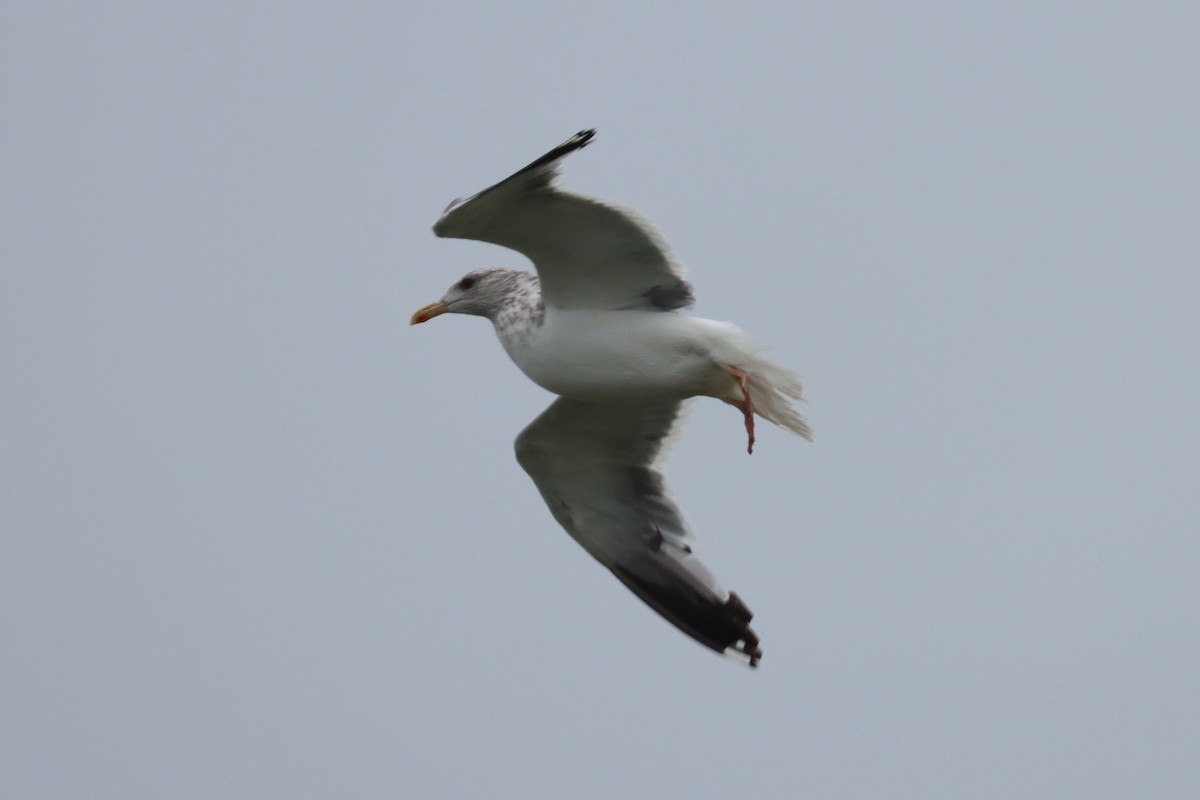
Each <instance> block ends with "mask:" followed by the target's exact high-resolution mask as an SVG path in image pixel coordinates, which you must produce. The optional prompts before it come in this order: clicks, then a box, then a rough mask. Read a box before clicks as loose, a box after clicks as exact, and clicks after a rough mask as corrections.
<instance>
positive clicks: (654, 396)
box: [412, 130, 812, 667]
mask: <svg viewBox="0 0 1200 800" xmlns="http://www.w3.org/2000/svg"><path fill="white" fill-rule="evenodd" d="M595 133H596V132H595V131H594V130H586V131H580V132H579V133H577V134H575V135H574V136H572V137H571V138H570V139H568V140H567V141H566V142H564V143H562V144H561V145H559V146H558V147H556V148H554V149H553V150H551V151H550V152H549V153H546V154H545V155H544V156H542V157H541V158H539V159H537V160H536V161H534V162H533V163H532V164H530V165H529V166H527V167H525V168H524V169H521V170H519V171H518V172H516V173H515V174H514V175H512V176H511V177H509V178H506V179H504V180H503V181H501V182H500V183H497V184H496V185H495V186H491V187H489V188H487V189H484V190H483V191H482V192H479V193H478V194H476V195H474V196H472V197H468V198H466V199H465V200H456V201H454V202H453V203H451V204H450V207H449V208H447V209H446V211H445V213H444V214H442V217H441V218H440V219H439V220H438V221H437V223H436V224H434V226H433V230H434V233H436V234H437V235H438V236H442V237H449V238H453V239H474V240H477V241H481V242H491V243H493V244H498V245H501V246H502V247H507V248H510V249H512V250H516V251H517V252H519V253H522V254H524V255H526V256H528V257H529V259H530V260H531V261H532V262H533V264H534V266H535V267H536V268H537V275H536V276H534V275H532V274H530V273H528V272H524V271H520V270H510V269H477V270H473V271H471V272H468V273H467V274H466V275H465V276H463V278H462V279H461V280H459V281H458V282H457V283H455V284H454V285H453V286H451V287H450V289H449V290H447V291H446V293H445V294H444V295H443V296H442V299H441V300H438V301H437V302H435V303H430V304H429V305H427V306H424V307H422V308H420V309H418V310H417V312H416V313H415V314H413V317H412V324H414V325H415V324H417V323H419V322H426V321H428V320H430V319H433V318H434V317H436V316H438V315H440V314H447V313H452V314H473V315H475V316H480V317H487V318H488V319H489V320H491V321H492V324H493V325H494V326H495V329H496V335H497V337H499V339H500V343H501V344H502V345H503V346H504V349H505V351H507V353H508V355H509V357H511V358H512V360H513V361H514V362H516V364H517V366H518V367H520V368H521V371H522V372H524V373H525V374H526V375H527V376H529V378H530V379H531V380H532V381H533V382H534V383H537V384H538V385H539V386H541V387H543V388H545V389H547V390H549V391H551V392H553V393H554V394H557V395H559V397H558V399H557V400H555V401H554V402H553V403H551V404H550V407H549V408H547V409H546V410H545V411H544V412H543V413H542V414H541V416H539V417H538V418H537V419H535V420H534V421H533V422H532V423H531V424H530V425H529V427H527V428H525V430H524V431H522V432H521V434H520V435H519V436H518V437H517V440H516V451H517V461H518V462H519V463H520V464H521V466H522V467H523V468H524V469H525V471H526V472H527V473H529V477H531V478H532V479H533V482H534V484H535V485H536V486H537V488H538V491H540V492H541V494H542V499H544V500H545V501H546V505H547V506H549V507H550V513H551V514H553V516H554V518H555V519H556V520H557V521H558V523H559V524H560V525H562V527H563V528H565V529H566V531H567V533H569V534H570V535H571V537H572V538H573V539H575V541H577V542H578V543H579V544H580V545H582V546H583V548H584V549H585V550H587V551H588V552H589V553H591V554H592V556H593V557H595V559H596V560H597V561H599V562H600V563H601V564H603V565H604V566H606V567H608V569H610V570H611V571H612V573H613V574H614V575H616V576H617V578H618V579H620V581H621V582H622V583H624V584H625V585H626V586H627V587H629V589H630V590H632V591H633V593H634V594H636V595H637V596H638V597H640V598H641V599H642V600H643V601H645V602H646V604H647V605H649V606H650V607H651V608H653V609H654V610H655V611H657V612H658V613H659V614H661V615H662V616H663V617H665V618H666V619H667V620H668V621H670V622H671V623H672V624H674V625H675V626H676V627H678V628H679V629H680V630H682V631H683V632H684V633H686V634H687V635H688V636H691V637H692V638H693V639H695V640H696V641H698V642H700V643H701V644H703V645H705V646H706V647H710V648H712V649H713V650H715V651H717V652H718V653H725V654H728V655H732V656H735V657H737V658H739V659H741V660H743V661H745V662H747V663H748V664H749V665H750V666H752V667H753V666H757V664H758V661H759V659H760V658H761V657H762V649H761V648H760V647H759V639H758V636H757V635H756V634H755V633H754V631H753V630H752V629H751V628H750V619H751V616H752V615H751V613H750V609H748V608H747V607H746V605H745V603H743V602H742V600H741V598H739V597H738V596H737V594H735V593H734V592H727V591H725V590H724V589H722V588H721V587H720V585H719V584H718V583H717V581H716V579H715V578H714V577H713V575H712V573H710V572H709V571H708V569H707V568H706V567H705V566H704V565H703V564H701V563H700V561H699V559H697V558H696V557H695V555H693V554H692V542H693V536H692V532H691V529H690V528H689V527H688V525H687V523H686V522H684V520H683V516H682V514H681V513H680V511H679V507H678V506H677V505H676V504H675V501H674V500H673V499H672V498H671V495H670V493H669V491H668V490H667V487H666V484H665V483H664V482H663V476H662V473H661V472H660V471H659V469H658V462H659V461H660V456H661V454H662V449H663V441H664V439H666V438H667V437H668V436H669V435H670V434H671V433H672V431H673V429H674V428H675V427H676V426H677V425H678V423H679V420H680V410H681V407H682V405H683V403H684V401H685V400H687V399H688V398H690V397H695V396H701V395H702V396H706V397H715V398H717V399H718V400H723V401H724V402H726V403H729V404H730V405H732V406H735V407H736V408H737V409H738V410H739V411H741V413H742V417H743V421H744V424H745V428H746V438H747V446H746V449H747V451H748V452H753V448H754V417H755V415H756V414H757V415H758V416H760V417H763V418H764V419H766V420H769V421H770V422H773V423H775V424H776V425H779V426H781V427H783V428H786V429H788V430H790V431H792V432H793V433H797V434H799V435H801V436H803V437H805V438H806V439H811V438H812V435H811V432H810V431H809V428H808V425H807V424H806V423H805V421H804V419H803V417H801V416H800V414H799V413H798V412H797V411H796V410H795V408H793V406H792V404H791V401H792V400H799V399H801V384H800V379H799V378H798V377H797V376H796V375H795V374H794V373H792V372H791V371H789V370H786V369H784V368H782V367H779V366H777V365H775V364H773V363H771V362H770V361H768V360H766V359H765V358H764V357H763V355H762V353H763V348H762V346H761V345H759V344H757V343H756V342H755V341H754V340H753V339H751V338H750V337H748V336H747V335H746V334H745V333H743V332H742V331H741V330H740V329H739V328H737V327H736V326H734V325H731V324H729V323H726V322H716V321H713V320H708V319H702V318H699V317H694V316H690V315H688V314H685V313H682V312H683V309H686V308H688V307H689V306H691V305H692V303H693V297H692V287H691V285H690V284H689V283H688V282H687V281H685V280H684V279H683V270H682V268H681V267H680V265H679V264H678V263H677V262H676V261H675V259H674V257H673V256H672V255H671V253H670V250H669V248H668V247H667V245H666V243H665V242H663V240H662V239H661V238H660V237H659V235H658V233H657V232H656V231H655V230H654V229H653V228H652V227H651V226H650V225H649V223H647V222H646V221H645V220H643V219H642V218H641V217H640V216H639V215H638V214H637V213H636V212H635V211H633V210H631V209H627V208H622V207H620V206H617V205H614V204H612V203H608V202H606V201H604V200H599V199H596V198H592V197H587V196H585V195H581V194H576V193H574V192H569V191H565V190H563V189H560V188H558V187H557V186H556V185H555V178H556V177H557V174H558V169H559V164H560V162H561V161H562V159H563V158H564V157H565V156H567V155H568V154H570V153H572V152H574V151H576V150H578V149H580V148H582V147H584V146H585V145H587V144H588V142H590V141H591V140H592V137H593V136H594V135H595Z"/></svg>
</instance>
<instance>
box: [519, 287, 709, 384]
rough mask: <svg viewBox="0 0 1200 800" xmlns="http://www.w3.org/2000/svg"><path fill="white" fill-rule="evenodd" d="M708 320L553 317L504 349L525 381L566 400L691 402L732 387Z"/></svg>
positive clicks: (618, 314) (631, 314)
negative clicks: (714, 353) (711, 343)
mask: <svg viewBox="0 0 1200 800" xmlns="http://www.w3.org/2000/svg"><path fill="white" fill-rule="evenodd" d="M712 325H720V323H713V322H711V321H709V320H703V319H697V318H695V317H687V316H683V315H680V314H675V313H667V312H663V313H647V312H645V311H599V312H597V311H557V310H556V311H551V310H549V309H548V310H547V314H546V320H545V323H544V324H543V326H542V327H541V329H540V330H538V331H537V333H536V334H535V335H534V336H532V337H530V338H529V339H527V340H526V341H514V342H506V341H503V338H502V342H503V344H504V347H505V349H506V350H507V351H508V354H509V356H511V357H512V360H513V361H514V362H516V364H517V366H518V367H520V368H521V371H522V372H524V373H525V374H526V375H528V376H529V378H530V380H532V381H533V382H534V383H536V384H538V385H539V386H541V387H542V388H544V389H547V390H549V391H551V392H554V393H555V394H559V395H566V396H568V397H583V398H587V397H613V396H626V397H631V398H633V397H677V398H684V397H692V396H694V395H698V394H707V395H711V394H716V393H718V392H720V391H721V389H722V388H723V387H724V386H725V384H726V383H727V382H728V381H729V380H730V378H729V375H728V373H726V372H725V371H724V370H723V369H722V368H721V367H720V365H719V364H718V363H717V362H716V361H714V359H713V357H712V355H711V352H710V349H709V347H708V345H707V341H708V338H709V336H708V328H709V327H710V326H712Z"/></svg>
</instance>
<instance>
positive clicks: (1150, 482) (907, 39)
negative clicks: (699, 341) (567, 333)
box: [0, 2, 1200, 800]
mask: <svg viewBox="0 0 1200 800" xmlns="http://www.w3.org/2000/svg"><path fill="white" fill-rule="evenodd" d="M478 5H479V4H454V3H445V2H439V3H426V2H411V3H405V4H394V3H380V4H352V5H349V6H347V5H344V4H343V5H338V6H336V7H334V6H330V7H329V8H328V9H326V8H321V7H312V6H309V5H306V4H272V5H265V4H264V5H262V6H261V7H259V8H258V9H255V10H248V9H247V8H246V6H245V5H244V4H233V3H229V4H218V3H214V4H206V5H203V6H194V5H187V4H184V5H182V6H181V5H180V4H164V3H118V4H74V5H70V4H58V5H55V4H34V3H20V4H10V7H9V8H8V9H6V10H5V11H4V12H3V18H2V21H0V63H2V64H3V69H2V70H0V80H3V83H4V92H3V96H4V100H3V103H4V120H5V121H4V125H3V126H0V163H2V165H3V168H2V174H3V185H4V189H3V192H2V193H0V204H2V209H3V220H4V222H3V238H2V241H3V253H4V255H3V291H2V292H0V332H2V336H0V359H2V361H0V375H3V378H2V381H3V384H2V388H0V453H2V456H0V469H2V470H3V472H2V474H0V527H2V529H3V542H4V548H3V556H2V558H0V604H2V605H0V609H2V616H0V641H3V642H4V656H3V658H2V659H0V718H2V719H3V720H4V722H3V725H0V796H3V797H6V798H7V797H11V798H81V797H87V798H164V797H170V798H176V799H179V798H216V797H221V798H243V797H244V798H268V797H269V798H328V797H356V798H395V797H414V798H416V797H419V798H462V797H568V796H569V797H579V798H609V797H650V796H659V797H683V796H688V797H693V798H709V797H712V798H726V797H736V796H748V795H752V796H754V797H756V798H793V797H806V798H855V799H856V800H857V799H860V798H874V797H887V798H922V800H928V799H929V798H954V799H955V800H961V798H1018V797H1019V798H1062V797H1089V798H1104V797H1112V798H1129V797H1148V798H1149V797H1153V798H1194V797H1196V796H1200V767H1197V766H1196V755H1197V753H1198V752H1200V723H1198V722H1197V720H1200V690H1198V688H1197V685H1198V683H1197V674H1200V631H1198V626H1197V622H1196V613H1197V606H1198V603H1200V581H1198V580H1197V574H1196V573H1197V565H1198V564H1200V543H1198V539H1197V528H1198V527H1200V526H1198V519H1200V499H1198V498H1200V492H1198V491H1197V476H1198V475H1200V437H1198V436H1197V426H1196V419H1197V412H1196V402H1197V399H1198V398H1200V369H1198V367H1200V364H1198V361H1200V359H1198V358H1197V347H1198V345H1197V343H1198V342H1200V322H1198V318H1200V314H1198V312H1197V308H1200V291H1198V290H1200V270H1198V269H1197V266H1198V263H1200V233H1198V225H1197V220H1200V146H1198V145H1197V143H1198V142H1200V104H1197V102H1196V87H1197V85H1200V49H1198V48H1197V47H1196V41H1197V35H1198V27H1200V12H1198V11H1196V9H1195V6H1194V4H1192V3H1155V4H1138V3H1127V4H1118V3H1069V2H1068V3H1056V4H1046V3H1037V4H1034V3H1006V4H991V5H990V6H983V5H980V4H953V3H945V4H941V3H918V4H911V3H909V4H895V3H869V4H845V3H822V4H794V3H778V4H753V5H750V6H744V7H742V8H740V9H739V10H724V11H721V10H711V11H705V12H697V11H696V10H695V8H694V7H693V5H691V4H683V3H674V4H672V3H668V4H650V6H649V7H647V6H646V4H644V3H638V4H622V3H618V4H605V3H589V4H578V5H572V4H565V5H564V4H562V3H528V2H526V3H517V4H499V5H495V7H494V8H491V9H490V10H481V9H480V8H478V7H477V6H478ZM1001 5H1002V6H1003V8H1001ZM591 126H595V127H597V128H599V135H598V137H597V139H596V140H595V143H594V144H593V146H591V147H589V148H587V149H586V150H585V151H583V152H581V153H579V154H577V155H575V156H572V157H571V158H570V159H569V161H568V162H567V165H566V178H567V183H568V184H569V185H570V186H572V187H574V188H577V189H580V190H583V191H587V192H589V193H593V194H598V195H601V196H604V197H609V198H612V199H615V200H619V201H621V202H624V203H627V204H630V205H633V206H635V207H637V208H639V209H640V210H641V211H642V212H643V213H644V214H646V215H647V216H648V217H649V218H650V219H651V220H653V221H654V222H655V223H656V224H657V225H658V227H659V228H660V230H661V231H662V233H663V234H664V235H665V236H666V238H667V239H668V240H669V241H670V242H671V243H672V245H673V246H674V247H675V249H676V251H677V252H678V253H679V255H680V256H681V258H682V259H683V260H684V262H685V263H686V264H687V265H688V268H689V270H690V276H691V278H692V280H693V281H694V283H695V286H696V291H697V295H698V298H699V304H698V308H697V311H698V313H700V314H702V315H704V316H709V317H714V318H718V319H730V320H734V321H736V322H738V323H739V324H740V325H741V326H742V327H744V328H746V329H747V330H748V331H750V332H751V333H753V334H755V335H756V336H758V337H759V338H761V339H763V340H764V341H766V342H769V343H771V344H772V345H773V347H774V351H775V356H776V358H777V359H778V360H779V361H781V362H782V363H785V364H788V365H790V366H792V367H794V368H796V369H797V370H798V371H800V373H801V374H802V375H804V377H805V378H806V380H807V383H808V385H809V395H810V404H809V407H808V408H807V410H806V413H807V414H808V416H809V418H810V421H811V422H812V424H813V427H814V428H815V430H816V434H817V442H816V443H815V444H813V445H809V444H807V443H805V442H803V441H801V440H799V439H798V438H796V437H793V436H790V435H788V434H787V433H785V432H783V431H780V430H778V429H774V428H770V429H768V428H767V427H764V428H762V430H761V431H760V439H759V446H758V448H757V449H756V452H755V454H754V456H753V457H748V456H746V455H745V453H744V451H743V444H744V441H743V438H742V437H743V435H744V434H743V431H742V426H741V420H740V417H739V416H738V414H737V412H735V411H733V410H731V409H729V408H727V407H724V406H722V405H721V404H719V403H716V402H715V401H707V402H704V403H700V404H698V405H697V407H696V409H695V411H694V413H693V414H692V416H691V419H690V422H689V426H688V429H687V431H686V435H685V436H684V438H683V439H682V441H681V442H680V443H679V444H678V446H677V447H676V449H675V450H674V452H673V458H672V461H671V463H670V464H669V467H668V477H669V479H670V481H671V483H672V485H673V487H674V489H675V491H676V494H677V495H678V497H679V500H680V502H681V504H682V505H683V507H684V509H685V511H686V512H687V514H688V517H689V519H690V520H691V522H692V524H693V526H694V527H695V528H696V531H697V534H698V536H699V537H700V554H701V556H702V557H703V559H704V560H705V562H706V563H708V564H709V565H710V566H711V567H712V568H713V570H714V571H715V572H716V573H717V575H718V576H719V577H720V578H721V579H722V581H723V582H724V583H725V584H726V585H727V586H729V587H731V588H734V589H736V590H737V591H738V592H739V593H740V594H741V595H742V596H743V597H744V598H745V600H746V602H747V603H748V605H749V606H750V607H751V608H752V609H754V611H755V612H756V622H755V627H756V629H757V630H758V631H759V633H760V634H761V636H762V639H763V647H764V650H765V657H764V659H763V663H762V667H761V668H760V669H759V670H758V671H757V672H751V671H749V670H746V669H744V668H742V667H740V666H738V665H737V664H735V663H733V662H731V661H728V660H725V659H721V658H718V657H716V656H714V655H712V654H711V653H709V652H707V651H705V650H704V649H702V648H700V647H699V646H698V645H696V644H695V643H693V642H692V641H690V640H689V639H687V638H686V637H684V636H683V635H681V634H679V633H678V632H676V631H675V630H674V629H672V628H671V627H670V626H669V625H668V624H667V623H665V622H663V621H662V620H661V619H659V618H658V617H657V616H656V615H655V614H653V613H652V612H650V611H649V610H648V609H647V608H645V607H644V606H642V604H641V603H640V602H639V601H637V600H636V598H634V597H633V596H632V595H631V594H629V593H628V592H627V591H626V590H625V589H624V588H623V587H621V586H620V585H619V584H618V583H617V582H616V581H615V580H614V579H613V578H612V577H611V576H610V575H609V574H608V573H607V572H606V571H605V570H604V569H603V568H601V567H600V566H599V565H597V564H595V563H594V562H592V561H591V559H590V558H589V557H588V556H587V555H586V554H585V553H584V552H583V551H582V550H581V549H580V548H579V547H577V546H576V545H575V544H574V543H573V542H572V541H571V540H570V539H569V538H568V537H567V536H566V534H565V533H563V532H562V531H561V530H560V529H559V528H558V527H557V525H556V524H555V523H554V521H553V520H552V519H551V517H550V515H549V513H548V512H547V511H546V509H545V508H544V506H543V504H542V502H541V500H540V498H539V497H538V495H537V492H536V490H535V489H534V487H533V485H532V484H531V483H530V482H529V480H528V479H527V477H526V476H525V475H524V474H523V473H522V472H521V470H520V469H519V467H518V466H517V464H516V463H515V461H514V460H513V457H512V450H511V443H512V439H513V437H514V436H515V435H516V433H517V432H518V431H519V430H520V429H521V428H522V427H523V426H524V425H525V424H526V423H527V422H528V421H530V420H531V419H532V418H533V417H534V416H535V415H536V414H537V413H538V412H539V411H540V410H541V409H542V408H543V407H544V406H546V405H547V404H548V402H549V400H550V397H549V395H547V394H546V393H545V392H543V391H542V390H540V389H538V388H537V387H536V386H534V385H533V384H532V383H530V382H529V381H528V380H527V379H526V378H525V377H524V376H523V375H521V374H520V372H519V371H518V370H517V369H516V368H515V367H514V366H513V365H512V364H511V363H509V362H508V360H507V359H506V358H505V357H504V355H503V352H502V351H501V349H500V347H499V345H498V344H497V343H496V341H495V339H494V336H493V334H492V332H491V330H490V326H488V325H487V324H486V323H484V322H482V321H480V320H476V319H467V318H442V319H439V320H436V321H435V322H434V323H431V324H429V325H426V326H421V327H419V328H410V327H409V326H408V316H409V314H410V313H411V312H412V310H413V309H414V308H416V307H417V306H419V305H421V304H423V303H426V302H428V301H430V300H433V299H435V298H437V297H438V296H439V295H440V294H441V293H442V291H443V290H444V289H445V288H446V287H447V286H448V285H449V284H450V283H451V282H452V281H454V280H456V279H457V278H458V277H459V276H460V275H461V274H462V273H463V272H465V271H467V269H469V268H473V267H477V266H483V265H498V266H521V265H523V259H522V258H521V257H520V256H517V255H516V254H513V253H509V252H505V251H503V250H500V249H498V248H494V247H489V246H485V245H478V244H474V243H467V242H453V241H443V240H438V239H436V238H435V237H434V236H433V235H432V233H431V232H430V231H429V226H430V225H431V224H432V222H433V220H434V219H435V218H436V217H437V215H438V214H439V213H440V211H441V210H442V208H444V207H445V205H446V204H447V203H448V202H449V201H450V200H451V199H453V198H455V197H457V196H461V195H465V194H469V193H471V192H473V191H476V190H478V189H480V188H482V187H483V186H485V185H487V184H489V183H491V182H493V181H495V180H497V179H499V178H501V177H503V176H505V175H507V174H508V173H509V172H511V171H512V170H513V169H515V168H516V167H519V166H521V165H522V164H524V163H526V162H527V161H528V160H530V159H531V158H533V157H535V156H537V155H539V154H540V153H542V152H543V151H545V150H546V149H548V148H549V147H551V146H553V145H555V144H557V143H558V142H560V141H561V140H563V139H564V138H566V137H567V136H568V135H570V134H571V133H573V132H575V131H576V130H578V129H580V128H584V127H591Z"/></svg>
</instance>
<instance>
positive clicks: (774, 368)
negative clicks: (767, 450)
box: [738, 357, 813, 442]
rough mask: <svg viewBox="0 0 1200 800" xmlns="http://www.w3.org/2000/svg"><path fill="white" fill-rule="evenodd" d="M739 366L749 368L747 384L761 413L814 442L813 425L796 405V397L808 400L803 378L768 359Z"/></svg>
mask: <svg viewBox="0 0 1200 800" xmlns="http://www.w3.org/2000/svg"><path fill="white" fill-rule="evenodd" d="M738 366H739V367H740V368H741V369H743V370H745V371H746V383H747V384H748V385H749V387H750V396H751V397H752V398H753V399H754V410H755V411H756V412H757V413H758V415H759V416H760V417H762V418H763V419H766V420H768V421H770V422H774V423H775V424H776V425H778V426H779V427H781V428H786V429H787V430H789V431H791V432H792V433H795V434H798V435H800V436H803V437H804V438H805V439H808V440H809V441H810V442H811V441H812V438H813V434H812V428H810V427H808V422H806V421H805V419H804V417H803V416H801V415H800V412H799V411H797V410H796V407H795V406H794V405H792V401H793V400H804V385H803V384H802V383H801V382H800V377H799V376H798V375H796V373H794V372H792V371H791V370H789V369H785V368H783V367H781V366H779V365H778V364H773V363H772V362H770V361H767V360H766V359H765V358H758V357H754V358H752V359H747V360H746V361H745V362H744V363H742V364H739V365H738Z"/></svg>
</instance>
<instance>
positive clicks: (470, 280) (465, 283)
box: [458, 275, 475, 292]
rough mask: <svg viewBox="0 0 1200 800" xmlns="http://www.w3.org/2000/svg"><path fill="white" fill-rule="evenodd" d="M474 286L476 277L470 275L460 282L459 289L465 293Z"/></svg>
mask: <svg viewBox="0 0 1200 800" xmlns="http://www.w3.org/2000/svg"><path fill="white" fill-rule="evenodd" d="M474 285H475V276H474V275H468V276H467V277H465V278H463V279H462V280H461V281H459V282H458V288H460V289H462V290H463V291H464V292H465V291H466V290H467V289H470V288H471V287H472V286H474Z"/></svg>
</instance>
